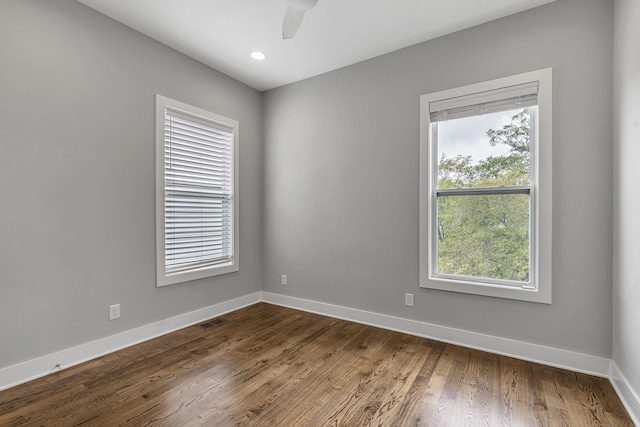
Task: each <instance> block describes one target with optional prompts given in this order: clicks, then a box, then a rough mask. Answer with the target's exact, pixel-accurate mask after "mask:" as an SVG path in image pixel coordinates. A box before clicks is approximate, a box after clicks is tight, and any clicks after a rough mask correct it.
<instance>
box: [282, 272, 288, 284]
mask: <svg viewBox="0 0 640 427" xmlns="http://www.w3.org/2000/svg"><path fill="white" fill-rule="evenodd" d="M281 283H282V286H287V275H286V274H283V275H282V282H281Z"/></svg>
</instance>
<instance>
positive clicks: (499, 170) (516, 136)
mask: <svg viewBox="0 0 640 427" xmlns="http://www.w3.org/2000/svg"><path fill="white" fill-rule="evenodd" d="M530 113H531V109H530V108H526V109H522V110H518V111H517V112H516V111H514V112H513V114H512V115H511V118H510V122H509V123H508V124H505V125H503V126H502V127H501V128H498V129H488V130H487V131H486V135H485V138H483V142H482V144H489V145H490V146H491V147H495V146H502V147H503V148H505V150H504V151H503V152H505V154H501V155H495V154H490V155H487V156H485V157H482V158H480V159H474V158H473V157H472V156H470V155H455V156H452V157H447V155H446V153H444V152H443V153H442V155H441V157H440V159H439V163H438V176H437V178H438V180H437V182H438V189H453V188H473V189H478V188H482V189H487V188H489V189H491V188H496V187H498V188H502V187H510V186H527V185H529V184H530V173H529V171H530V156H529V151H530V148H531V147H530V129H531V126H530V118H531V114H530ZM464 120H465V119H457V121H459V122H460V123H459V125H461V126H464V123H463V122H464ZM439 143H440V141H439ZM529 204H530V197H529V194H528V193H519V194H509V193H500V191H497V192H494V193H493V194H469V193H462V194H455V193H444V194H439V195H438V207H437V218H438V228H437V271H438V273H439V274H446V275H459V276H467V277H478V278H491V279H501V280H509V281H518V282H528V281H529V257H530V254H529V248H530V245H529V239H530V236H529V232H530V227H529V223H530V206H529Z"/></svg>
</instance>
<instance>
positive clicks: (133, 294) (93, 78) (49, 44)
mask: <svg viewBox="0 0 640 427" xmlns="http://www.w3.org/2000/svg"><path fill="white" fill-rule="evenodd" d="M156 93H160V94H163V95H166V96H169V97H172V98H174V99H178V100H180V101H183V102H186V103H190V104H193V105H196V106H199V107H202V108H205V109H209V110H211V111H213V112H216V113H218V114H222V115H224V116H227V117H230V118H233V119H236V120H239V122H240V159H239V160H240V248H241V255H240V272H239V273H234V274H228V275H224V276H218V277H215V278H211V279H206V280H200V281H195V282H191V283H189V284H181V285H175V286H168V287H165V288H162V289H157V288H156V287H155V267H154V266H155V258H154V257H155V250H154V248H155V246H154V245H155V236H154V230H155V228H154V194H155V190H154V185H155V184H154V105H155V104H154V102H155V101H154V96H155V94H156ZM261 120H262V116H261V95H260V93H259V92H257V91H255V90H253V89H251V88H249V87H247V86H245V85H243V84H241V83H238V82H237V81H235V80H233V79H231V78H229V77H227V76H224V75H222V74H220V73H218V72H216V71H213V70H211V69H210V68H208V67H206V66H204V65H202V64H200V63H198V62H195V61H193V60H191V59H189V58H187V57H186V56H183V55H181V54H179V53H177V52H175V51H173V50H171V49H169V48H167V47H165V46H163V45H161V44H159V43H157V42H155V41H152V40H151V39H149V38H147V37H145V36H143V35H141V34H139V33H137V32H135V31H133V30H131V29H128V28H127V27H124V26H123V25H121V24H118V23H116V22H115V21H112V20H110V19H108V18H105V17H104V16H102V15H100V14H98V13H97V12H95V11H92V10H91V9H89V8H86V7H85V6H83V5H81V4H79V3H76V2H75V1H71V0H53V1H52V0H39V1H38V0H27V1H25V0H1V1H0V138H1V141H0V147H1V148H2V151H1V157H0V159H1V163H2V167H0V194H1V195H2V199H1V201H0V206H1V208H0V218H1V220H0V242H1V244H0V281H1V283H0V343H1V344H0V367H4V366H9V365H12V364H15V363H17V362H21V361H24V360H28V359H31V358H33V357H36V356H39V355H43V354H47V353H50V352H53V351H56V350H60V349H64V348H67V347H71V346H74V345H77V344H80V343H84V342H87V341H90V340H94V339H97V338H100V337H104V336H108V335H111V334H114V333H117V332H120V331H123V330H127V329H131V328H134V327H136V326H140V325H144V324H148V323H151V322H155V321H158V320H161V319H165V318H168V317H171V316H175V315H178V314H181V313H185V312H188V311H192V310H195V309H198V308H201V307H205V306H208V305H212V304H215V303H218V302H220V301H224V300H228V299H232V298H235V297H239V296H242V295H247V294H249V293H252V292H255V291H258V290H259V289H260V286H261V278H262V231H261V228H262V227H261V217H262V188H261V177H262V141H261V138H262V124H261ZM115 303H121V304H122V318H121V319H119V320H116V321H112V322H109V321H108V309H107V306H108V305H109V304H115Z"/></svg>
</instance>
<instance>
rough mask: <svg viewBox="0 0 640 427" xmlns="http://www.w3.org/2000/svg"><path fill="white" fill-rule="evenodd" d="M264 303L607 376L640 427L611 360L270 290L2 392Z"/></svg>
mask: <svg viewBox="0 0 640 427" xmlns="http://www.w3.org/2000/svg"><path fill="white" fill-rule="evenodd" d="M261 301H263V302H266V303H269V304H274V305H280V306H283V307H288V308H292V309H296V310H302V311H307V312H310V313H316V314H321V315H324V316H329V317H334V318H338V319H343V320H349V321H352V322H356V323H362V324H365V325H370V326H375V327H379V328H383V329H388V330H392V331H397V332H402V333H406V334H410V335H415V336H419V337H424V338H429V339H434V340H437V341H442V342H446V343H450V344H455V345H460V346H463V347H468V348H473V349H477V350H482V351H487V352H490V353H495V354H500V355H504V356H509V357H514V358H517V359H522V360H527V361H530V362H535V363H541V364H544V365H549V366H554V367H558V368H563V369H569V370H572V371H576V372H582V373H586V374H590V375H596V376H599V377H605V378H609V379H610V381H611V383H612V384H613V386H614V388H615V390H616V392H617V393H618V395H619V396H620V400H621V401H622V403H623V404H624V405H625V407H626V408H627V411H628V412H629V414H630V416H631V418H632V419H633V420H634V422H635V423H636V425H638V426H640V422H639V421H638V419H639V418H640V398H639V397H638V394H637V393H636V392H635V391H634V390H633V388H632V387H631V386H630V385H629V382H628V381H627V380H626V379H625V378H624V376H623V375H622V373H621V372H620V370H619V369H618V367H617V366H616V364H615V363H614V362H612V361H611V360H610V359H607V358H603V357H597V356H591V355H588V354H582V353H576V352H572V351H567V350H562V349H557V348H552V347H546V346H541V345H537V344H530V343H526V342H522V341H516V340H512V339H507V338H500V337H496V336H492V335H485V334H479V333H477V332H471V331H465V330H462V329H455V328H450V327H446V326H440V325H436V324H432V323H425V322H419V321H416V320H410V319H404V318H400V317H394V316H389V315H386V314H379V313H374V312H370V311H364V310H359V309H355V308H350V307H344V306H339V305H334V304H328V303H323V302H318V301H312V300H307V299H302V298H295V297H290V296H286V295H282V294H276V293H271V292H255V293H252V294H249V295H245V296H242V297H239V298H235V299H232V300H229V301H224V302H221V303H218V304H214V305H211V306H209V307H205V308H202V309H199V310H195V311H191V312H189V313H184V314H181V315H179V316H175V317H171V318H169V319H165V320H161V321H159V322H155V323H151V324H149V325H145V326H141V327H139V328H135V329H131V330H128V331H124V332H121V333H119V334H115V335H111V336H108V337H105V338H101V339H99V340H95V341H91V342H89V343H85V344H81V345H79V346H75V347H71V348H68V349H65V350H61V351H58V352H55V353H51V354H47V355H45V356H42V357H38V358H36V359H32V360H28V361H26V362H22V363H18V364H16V365H13V366H8V367H5V368H2V369H0V390H4V389H7V388H10V387H14V386H16V385H19V384H22V383H26V382H28V381H31V380H34V379H36V378H39V377H43V376H45V375H48V374H51V373H53V372H55V371H58V370H60V369H66V368H69V367H71V366H75V365H78V364H80V363H83V362H86V361H88V360H91V359H95V358H97V357H100V356H103V355H105V354H109V353H113V352H114V351H118V350H121V349H123V348H126V347H130V346H132V345H135V344H138V343H141V342H144V341H148V340H150V339H153V338H156V337H159V336H161V335H165V334H168V333H171V332H173V331H176V330H178V329H182V328H186V327H187V326H191V325H194V324H197V323H200V322H202V321H205V320H207V319H211V318H212V317H216V316H221V315H223V314H225V313H229V312H232V311H235V310H238V309H241V308H243V307H247V306H250V305H253V304H256V303H258V302H261Z"/></svg>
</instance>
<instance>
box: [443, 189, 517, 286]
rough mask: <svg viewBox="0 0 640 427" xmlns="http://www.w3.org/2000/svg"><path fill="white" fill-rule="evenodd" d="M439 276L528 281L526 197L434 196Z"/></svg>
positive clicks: (496, 195) (493, 195)
mask: <svg viewBox="0 0 640 427" xmlns="http://www.w3.org/2000/svg"><path fill="white" fill-rule="evenodd" d="M437 239H438V240H437V272H438V274H447V275H459V276H470V277H480V278H491V279H502V280H512V281H518V282H528V281H529V195H528V194H492V195H467V196H460V195H456V196H444V195H441V196H439V197H438V230H437Z"/></svg>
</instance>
